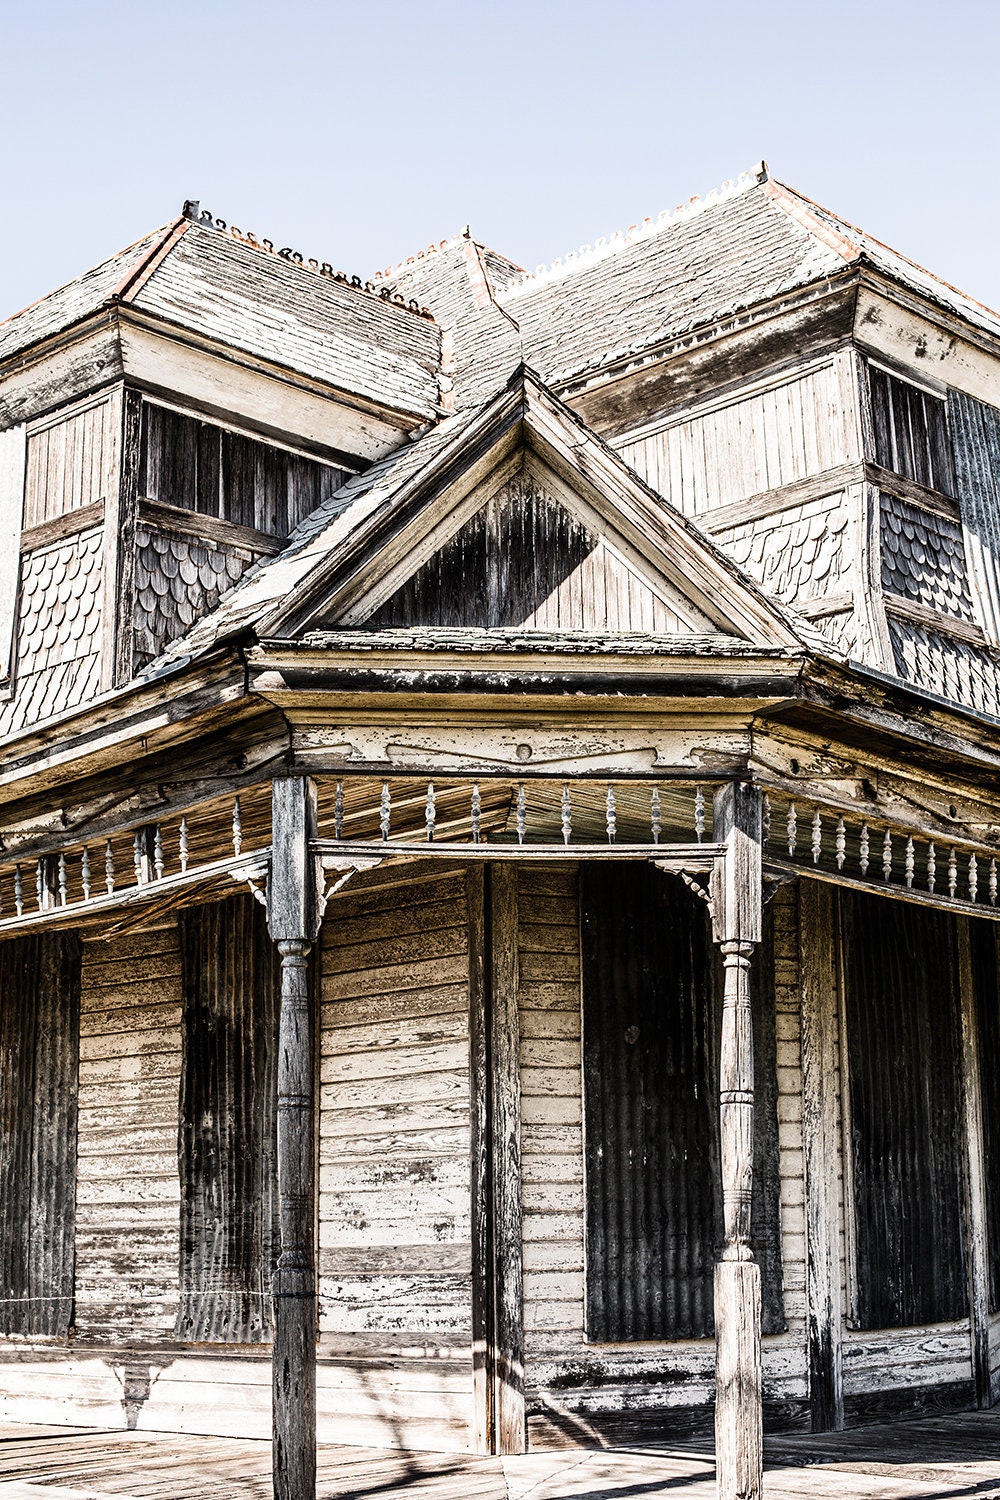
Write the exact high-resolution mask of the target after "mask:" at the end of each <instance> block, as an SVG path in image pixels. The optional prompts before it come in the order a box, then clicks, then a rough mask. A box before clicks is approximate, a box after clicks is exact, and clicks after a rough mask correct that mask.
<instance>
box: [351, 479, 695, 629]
mask: <svg viewBox="0 0 1000 1500" xmlns="http://www.w3.org/2000/svg"><path fill="white" fill-rule="evenodd" d="M368 624H369V625H370V626H372V627H373V628H381V627H391V626H403V625H440V626H444V625H454V626H476V627H482V628H492V627H513V626H519V627H525V628H531V629H537V630H559V629H563V630H584V629H588V628H589V629H607V630H653V631H675V630H678V629H681V630H683V629H684V628H685V627H684V625H683V623H682V622H681V621H680V620H679V619H678V616H677V615H676V613H675V612H674V611H673V610H672V609H670V608H669V607H668V606H667V605H666V604H665V603H664V602H663V601H662V600H661V599H659V598H658V597H657V596H656V594H654V592H653V590H652V589H651V588H650V586H649V584H648V583H647V582H646V581H645V580H643V579H642V578H640V577H639V576H638V575H637V574H636V573H634V572H633V571H632V569H631V568H629V567H627V566H626V564H625V563H624V562H623V561H622V560H621V559H620V558H619V557H617V556H616V555H615V554H614V552H613V551H612V550H611V549H610V548H609V547H608V546H607V544H606V543H605V542H604V541H603V540H602V539H601V538H600V537H598V536H596V535H595V534H594V533H593V532H591V531H589V530H588V529H587V528H586V527H585V526H584V525H583V523H582V522H581V521H580V520H579V519H578V518H577V517H576V516H574V515H572V514H571V513H570V512H569V511H568V510H567V509H566V507H565V506H563V505H561V504H560V503H559V502H558V501H557V500H554V499H553V498H552V496H551V495H549V494H548V493H547V492H546V490H545V489H543V488H542V486H541V485H540V484H539V483H538V482H537V481H536V480H535V478H534V477H533V476H532V475H531V474H530V473H528V472H526V471H522V472H521V473H518V474H515V475H514V477H513V478H512V479H511V480H510V481H509V483H508V484H506V485H504V486H503V488H502V489H501V490H499V491H498V493H497V494H495V495H493V496H491V497H490V499H489V500H488V501H487V502H486V504H485V505H484V506H483V508H482V509H481V510H479V511H477V512H476V513H475V514H474V515H473V516H472V518H471V519H470V520H468V521H467V522H466V523H465V525H464V526H462V527H461V529H460V530H459V531H458V532H456V533H455V535H454V536H452V537H451V538H450V539H449V540H448V541H446V542H445V543H444V544H443V545H442V546H441V548H440V550H439V551H438V552H436V553H435V554H434V556H433V557H431V558H430V559H429V560H428V561H427V562H426V563H424V564H423V566H422V567H420V568H418V569H417V571H416V572H415V573H414V574H413V576H412V577H411V578H409V579H408V580H407V581H406V583H404V584H403V585H402V587H401V588H399V589H397V591H396V592H395V593H394V594H393V595H392V596H391V597H390V598H389V599H387V600H386V601H385V603H384V604H382V605H381V606H380V607H379V608H378V609H377V610H376V612H375V613H374V614H373V615H372V617H371V619H370V620H369V621H368Z"/></svg>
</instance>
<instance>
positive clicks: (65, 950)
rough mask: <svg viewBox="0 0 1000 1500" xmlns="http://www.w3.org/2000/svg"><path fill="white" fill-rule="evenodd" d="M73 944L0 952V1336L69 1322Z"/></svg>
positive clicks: (30, 941)
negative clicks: (1, 1332)
mask: <svg viewBox="0 0 1000 1500" xmlns="http://www.w3.org/2000/svg"><path fill="white" fill-rule="evenodd" d="M79 1027H80V945H79V942H78V940H77V938H76V935H75V933H63V932H47V933H39V934H33V935H32V936H30V937H22V938H15V939H13V940H12V941H10V942H6V943H4V944H2V945H0V1330H2V1331H3V1332H4V1333H19V1334H34V1335H50V1336H51V1335H59V1334H62V1335H65V1334H66V1333H67V1332H68V1331H69V1328H70V1325H71V1322H72V1310H73V1250H74V1245H73V1241H74V1218H75V1203H76V1135H77V1055H78V1045H79Z"/></svg>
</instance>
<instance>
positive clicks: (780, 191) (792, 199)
mask: <svg viewBox="0 0 1000 1500" xmlns="http://www.w3.org/2000/svg"><path fill="white" fill-rule="evenodd" d="M762 186H763V188H764V191H765V193H766V194H767V196H768V197H769V198H770V199H771V202H772V203H776V204H777V205H778V207H779V208H780V209H782V210H783V211H784V212H785V213H786V214H787V215H788V217H789V218H790V219H794V220H795V222H796V224H798V225H800V226H801V228H803V229H806V230H808V232H809V233H810V234H812V235H814V236H815V238H816V239H818V240H819V241H820V243H821V244H823V245H825V246H826V247H827V249H828V250H833V251H834V252H835V253H836V254H837V255H839V256H840V257H841V259H842V260H845V261H854V260H857V259H858V258H859V256H860V255H861V253H862V247H861V246H860V245H859V244H858V243H857V242H856V241H855V240H852V239H850V238H849V237H848V236H847V235H845V234H841V233H839V232H838V231H837V230H836V229H834V227H833V225H832V224H826V223H824V222H823V219H822V218H821V217H820V214H822V213H823V212H824V210H822V209H820V206H819V204H818V203H813V201H812V199H811V198H807V197H806V196H805V195H804V194H803V193H800V192H799V191H798V189H797V188H793V187H789V186H788V184H787V183H786V182H778V181H777V179H776V178H773V177H770V178H768V179H767V181H765V182H764V183H763V184H762ZM830 217H831V218H833V219H837V215H836V214H831V215H830ZM838 222H839V223H842V224H845V227H850V228H853V227H854V226H853V225H851V226H847V225H846V222H845V221H844V220H842V219H841V220H838ZM855 232H856V233H857V234H864V230H862V229H858V230H856V231H855Z"/></svg>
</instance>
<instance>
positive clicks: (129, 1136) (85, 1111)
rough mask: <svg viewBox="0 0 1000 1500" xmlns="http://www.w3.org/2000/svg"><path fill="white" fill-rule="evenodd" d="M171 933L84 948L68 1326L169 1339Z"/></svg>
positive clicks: (176, 1018)
mask: <svg viewBox="0 0 1000 1500" xmlns="http://www.w3.org/2000/svg"><path fill="white" fill-rule="evenodd" d="M181 1011H182V1006H181V960H180V947H179V944H178V938H177V926H176V922H175V921H174V920H173V919H170V920H168V921H167V922H166V924H165V925H164V926H162V927H159V928H156V929H155V930H153V931H149V932H143V933H139V934H136V935H134V936H129V937H119V938H115V939H113V940H111V941H106V940H103V939H98V940H96V941H94V942H87V943H85V944H84V948H83V966H82V980H81V1004H80V1126H79V1174H78V1179H79V1180H78V1189H77V1241H76V1246H77V1248H76V1329H77V1335H78V1337H79V1338H80V1339H82V1340H94V1341H97V1340H100V1341H104V1342H128V1343H136V1342H139V1343H141V1342H151V1341H158V1340H162V1339H164V1338H171V1337H172V1336H173V1333H174V1326H175V1322H176V1317H177V1293H178V1278H177V1230H178V1213H179V1206H180V1191H179V1183H178V1176H177V1100H178V1089H179V1085H180V1071H181Z"/></svg>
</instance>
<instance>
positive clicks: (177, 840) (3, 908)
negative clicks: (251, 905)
mask: <svg viewBox="0 0 1000 1500" xmlns="http://www.w3.org/2000/svg"><path fill="white" fill-rule="evenodd" d="M268 813H269V809H268ZM260 814H261V809H260V807H259V806H257V807H255V809H254V815H253V819H252V826H251V828H250V829H249V830H245V828H244V811H243V803H242V799H241V798H240V797H239V796H237V797H234V798H233V799H232V800H231V801H228V802H227V803H226V804H225V805H224V806H223V805H220V804H219V803H214V804H211V805H206V806H204V807H202V808H201V809H198V810H197V811H196V812H192V813H191V814H190V816H189V815H188V814H182V815H181V816H180V817H179V818H176V819H171V820H169V821H161V822H153V823H143V824H141V825H140V826H138V827H136V828H131V829H127V830H121V831H116V832H115V833H113V834H111V835H110V836H109V837H106V838H103V839H100V840H96V839H95V840H88V841H87V842H85V843H79V844H71V845H68V846H67V847H65V848H63V849H60V850H59V851H58V852H56V853H51V854H44V855H42V856H40V857H39V858H37V859H34V860H16V861H14V862H13V863H8V864H5V865H0V931H3V930H5V929H9V928H11V927H16V926H22V925H35V924H37V923H38V922H39V921H43V920H45V921H52V920H53V919H55V918H58V917H59V916H61V915H62V913H64V912H65V913H73V914H75V913H77V912H82V911H88V912H89V911H101V910H105V909H108V908H111V907H115V906H122V905H128V904H130V903H132V902H135V901H138V900H145V899H148V898H149V897H151V896H154V895H159V894H163V895H168V894H170V893H171V892H175V891H181V890H183V889H184V888H186V887H187V886H189V885H194V884H200V883H202V882H204V881H205V880H208V879H211V878H212V877H213V876H220V875H226V874H229V873H237V874H239V873H241V872H243V871H244V868H245V871H246V873H247V878H249V877H250V875H251V874H256V873H258V872H259V873H261V874H263V872H264V868H265V866H266V859H267V857H268V855H269V853H270V850H269V844H270V823H269V818H268V823H267V825H266V827H263V826H262V820H261V815H260ZM248 832H249V834H250V836H251V837H250V839H249V842H250V843H251V848H250V849H249V850H247V849H246V847H245V846H246V844H247V842H248V838H247V833H248Z"/></svg>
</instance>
